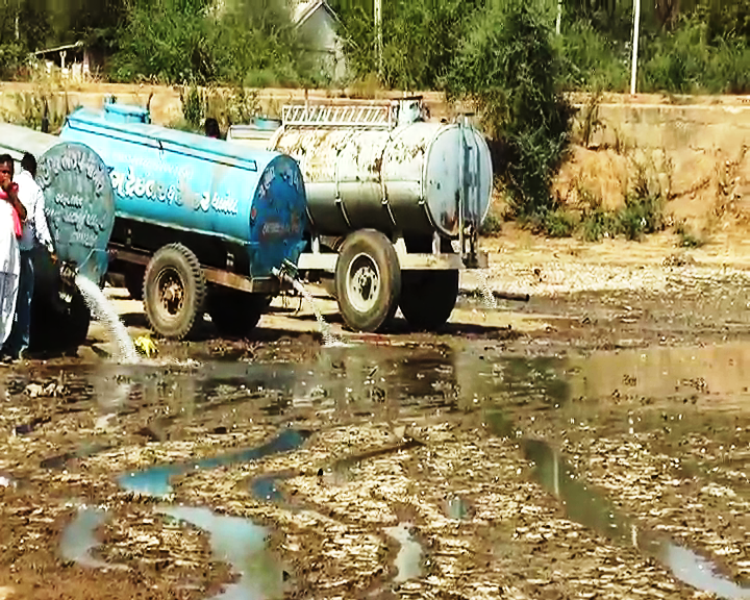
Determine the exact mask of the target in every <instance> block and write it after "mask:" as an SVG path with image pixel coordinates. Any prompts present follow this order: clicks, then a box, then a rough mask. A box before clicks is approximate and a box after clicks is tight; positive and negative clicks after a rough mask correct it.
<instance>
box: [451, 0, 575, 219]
mask: <svg viewBox="0 0 750 600" xmlns="http://www.w3.org/2000/svg"><path fill="white" fill-rule="evenodd" d="M469 31H470V34H469V35H468V36H467V38H466V39H465V40H464V41H463V42H462V43H461V45H460V47H459V51H458V55H457V58H456V61H455V62H454V63H453V65H452V68H451V71H450V74H449V76H448V77H447V80H446V84H447V89H448V91H449V94H450V96H451V97H463V98H468V99H470V100H471V101H473V103H474V104H475V106H476V107H477V109H478V110H479V113H480V115H481V119H482V124H483V125H484V129H485V131H486V132H487V133H488V134H489V136H490V137H491V138H492V139H493V140H494V145H495V147H496V148H500V149H501V151H500V155H501V157H500V160H499V161H496V162H498V163H499V164H498V165H497V167H499V168H496V171H497V172H499V173H500V174H501V176H502V177H503V179H505V183H506V184H507V189H508V192H509V200H510V204H511V208H512V209H513V211H514V212H515V214H516V216H519V217H521V218H522V219H524V220H527V221H530V222H531V223H533V224H535V225H543V224H544V219H545V218H546V215H547V214H548V213H549V211H550V210H551V209H552V208H553V206H554V200H553V198H552V197H551V195H550V184H551V180H552V177H553V176H554V175H555V173H556V172H557V170H558V168H559V166H560V164H561V162H562V159H563V157H564V155H565V151H566V149H567V147H568V143H569V139H568V131H569V121H570V117H571V109H570V107H569V106H568V105H567V103H566V102H565V100H564V99H563V98H562V96H561V94H560V90H559V87H558V75H559V71H560V68H561V63H560V60H559V57H558V54H557V52H556V49H555V46H554V45H553V43H552V38H551V36H552V32H551V30H550V27H549V23H548V20H547V19H546V18H545V16H544V13H543V11H542V10H541V9H540V6H539V4H535V3H534V2H528V1H527V0H508V1H507V2H491V3H488V4H487V6H486V7H485V8H484V9H483V10H482V11H479V12H478V13H477V14H476V15H475V17H474V18H473V20H472V22H471V24H470V27H469Z"/></svg>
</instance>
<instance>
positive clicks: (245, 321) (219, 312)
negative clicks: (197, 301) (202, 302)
mask: <svg viewBox="0 0 750 600" xmlns="http://www.w3.org/2000/svg"><path fill="white" fill-rule="evenodd" d="M270 301H271V298H270V297H269V296H262V295H260V294H248V293H246V292H240V291H238V290H233V289H228V288H218V289H215V290H213V291H212V292H211V293H210V294H209V295H208V314H209V315H211V321H213V324H214V325H215V326H216V329H217V330H218V331H219V334H220V335H221V336H222V337H226V338H243V337H247V336H248V335H250V333H251V332H252V330H253V329H255V326H256V325H257V324H258V321H260V317H261V315H263V313H264V312H266V310H267V309H268V305H269V304H270Z"/></svg>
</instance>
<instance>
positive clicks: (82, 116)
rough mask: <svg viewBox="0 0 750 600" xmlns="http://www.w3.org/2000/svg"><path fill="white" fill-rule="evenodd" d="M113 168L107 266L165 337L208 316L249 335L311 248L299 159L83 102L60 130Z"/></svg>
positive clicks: (225, 329)
mask: <svg viewBox="0 0 750 600" xmlns="http://www.w3.org/2000/svg"><path fill="white" fill-rule="evenodd" d="M60 139H61V140H63V141H64V142H67V143H79V144H84V145H85V146H86V147H88V148H90V149H92V150H93V151H94V152H95V153H96V154H97V155H98V156H99V157H101V159H102V161H103V162H104V164H106V165H107V168H108V170H109V176H110V180H111V184H112V187H113V189H114V198H115V209H116V210H115V214H116V218H115V222H114V227H113V231H112V235H111V237H110V239H109V256H110V264H109V268H110V270H111V271H113V272H115V273H117V272H120V273H122V274H124V277H125V281H126V284H127V287H128V289H129V291H130V293H131V295H133V296H134V297H136V298H142V299H143V302H144V306H145V311H146V315H147V317H148V320H149V323H150V324H151V327H152V328H153V329H154V331H155V332H156V333H158V334H159V335H161V336H163V337H166V338H171V339H182V338H185V337H186V336H190V335H191V334H192V333H193V332H194V330H195V328H196V326H197V325H198V324H199V323H200V321H201V320H202V317H203V314H204V312H208V314H209V315H210V316H211V320H212V321H213V323H214V324H215V326H216V327H217V328H218V330H219V332H220V333H222V334H224V335H232V336H244V335H247V334H248V333H249V332H250V331H251V330H252V329H253V328H254V327H255V325H256V324H257V322H258V320H259V319H260V316H261V314H262V313H263V312H264V311H265V309H266V308H267V307H268V304H269V302H270V300H271V298H272V297H273V296H274V295H275V294H277V293H278V292H279V290H280V287H281V284H282V282H281V280H280V278H279V277H278V276H277V275H278V272H279V271H278V270H279V269H281V268H282V267H283V265H285V264H287V265H294V264H296V262H297V260H298V258H299V256H300V253H301V252H302V250H303V249H304V247H305V241H304V234H305V230H306V200H305V188H304V183H303V180H302V175H301V173H300V170H299V167H298V165H297V162H296V161H295V160H294V159H292V158H290V157H289V156H287V155H285V154H282V153H279V152H272V151H266V150H257V151H248V150H247V149H246V148H243V147H242V146H239V145H235V144H227V143H226V142H223V141H219V140H215V139H209V138H205V137H203V136H199V135H194V134H190V133H185V132H181V131H176V130H172V129H167V128H163V127H157V126H154V125H152V124H151V123H150V116H149V113H148V110H146V109H143V108H140V107H137V106H127V105H119V104H105V106H104V109H103V110H100V111H91V110H87V109H79V110H77V111H75V112H73V113H72V114H71V115H69V116H68V118H67V120H66V123H65V125H64V127H63V129H62V132H61V134H60Z"/></svg>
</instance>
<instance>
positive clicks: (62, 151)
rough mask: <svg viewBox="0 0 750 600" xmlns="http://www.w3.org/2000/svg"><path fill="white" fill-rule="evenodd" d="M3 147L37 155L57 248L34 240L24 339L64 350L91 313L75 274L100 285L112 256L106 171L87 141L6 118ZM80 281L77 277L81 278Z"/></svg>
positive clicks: (0, 134) (78, 337)
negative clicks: (63, 137) (52, 252)
mask: <svg viewBox="0 0 750 600" xmlns="http://www.w3.org/2000/svg"><path fill="white" fill-rule="evenodd" d="M0 140H2V141H0V153H7V154H10V155H11V157H12V158H13V159H14V160H15V161H16V172H18V170H19V169H20V164H19V163H20V160H21V158H22V156H23V153H24V152H31V153H32V154H34V155H35V157H36V158H37V177H36V180H37V183H38V184H39V186H40V187H41V189H42V192H43V193H44V198H45V211H46V217H47V223H48V225H49V230H50V234H51V236H52V242H53V246H54V250H55V254H56V256H57V260H56V261H54V262H53V261H52V260H51V257H50V255H49V254H48V253H47V250H46V249H44V248H42V247H41V246H39V247H36V248H34V250H33V254H32V258H33V261H34V279H35V285H34V298H33V301H32V318H31V332H30V334H31V335H30V340H29V342H30V343H29V345H30V347H31V349H32V350H36V351H38V350H48V351H64V350H68V349H75V348H76V347H77V346H79V345H80V344H82V343H83V342H84V341H85V339H86V335H87V333H88V329H89V323H90V320H91V313H90V311H89V308H88V306H87V305H86V302H85V300H84V298H83V296H82V294H81V291H80V289H79V287H78V285H77V283H76V278H77V277H85V278H86V279H88V280H89V281H91V282H93V283H95V284H97V285H101V284H102V283H103V280H104V277H105V275H106V273H107V266H108V262H109V257H108V250H107V245H108V243H109V240H110V236H111V234H112V230H113V227H114V222H115V198H114V190H113V188H112V183H111V181H110V177H109V171H108V169H107V167H106V165H105V164H104V163H103V162H102V160H101V159H100V158H99V156H98V155H97V154H96V153H95V152H94V151H92V150H91V149H90V148H88V147H87V146H85V145H82V144H78V143H61V142H60V139H59V138H57V137H55V136H52V135H48V134H44V133H39V132H36V131H33V130H31V129H27V128H25V127H18V126H16V125H11V124H7V123H3V124H0ZM78 281H80V279H78Z"/></svg>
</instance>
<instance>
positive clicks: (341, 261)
mask: <svg viewBox="0 0 750 600" xmlns="http://www.w3.org/2000/svg"><path fill="white" fill-rule="evenodd" d="M423 115H424V109H423V105H422V102H421V98H419V97H413V98H406V99H403V100H399V101H395V102H393V103H391V104H390V105H386V106H382V105H372V104H370V105H358V106H357V105H350V106H344V105H338V106H334V105H325V104H323V105H311V104H305V105H297V106H285V107H283V109H282V119H281V122H280V123H279V124H278V125H279V126H278V127H274V123H273V121H271V120H268V119H266V120H263V122H261V123H259V124H256V125H253V124H250V125H243V126H234V127H231V128H230V130H229V132H228V135H227V140H228V141H231V142H232V143H237V144H243V145H245V146H246V147H248V148H252V147H255V148H258V147H262V148H266V149H269V150H273V151H278V152H283V153H285V154H288V155H290V156H292V157H294V158H295V159H297V161H298V162H299V164H300V168H301V170H302V175H303V177H304V179H305V190H306V194H307V211H308V217H309V223H310V231H309V233H308V246H307V248H306V251H305V252H304V253H303V254H302V256H301V257H300V260H299V264H298V267H299V270H300V271H302V272H306V273H307V274H308V278H309V279H311V280H314V279H322V280H323V283H324V284H327V287H328V289H329V291H331V292H332V293H333V295H334V296H335V297H336V299H337V301H338V303H339V308H340V311H341V314H342V316H343V318H344V320H345V322H346V323H347V325H349V326H350V327H351V328H352V329H355V330H361V331H377V330H380V329H381V328H382V327H383V326H384V325H386V324H387V323H388V321H389V320H390V319H391V318H392V317H393V315H394V313H395V311H396V309H397V308H398V307H400V308H401V312H402V313H403V315H404V317H405V318H406V319H407V321H408V322H409V323H410V325H411V326H412V327H414V328H416V329H426V330H432V329H435V328H437V327H439V326H441V325H442V324H443V323H445V321H446V320H447V319H448V318H449V317H450V314H451V312H452V310H453V307H454V306H455V303H456V298H457V295H458V277H459V270H461V269H464V268H485V267H486V266H487V256H486V254H485V253H482V252H480V251H479V248H478V230H479V227H480V226H481V224H482V222H483V220H484V219H485V217H486V215H487V211H488V209H489V205H490V197H491V193H492V161H491V157H490V152H489V148H488V146H487V143H486V140H485V138H484V136H483V135H482V134H481V133H480V132H479V131H478V130H477V129H475V128H474V127H471V126H469V125H468V123H467V122H466V121H465V119H461V120H460V121H459V122H457V123H444V122H426V121H424V118H423Z"/></svg>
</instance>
